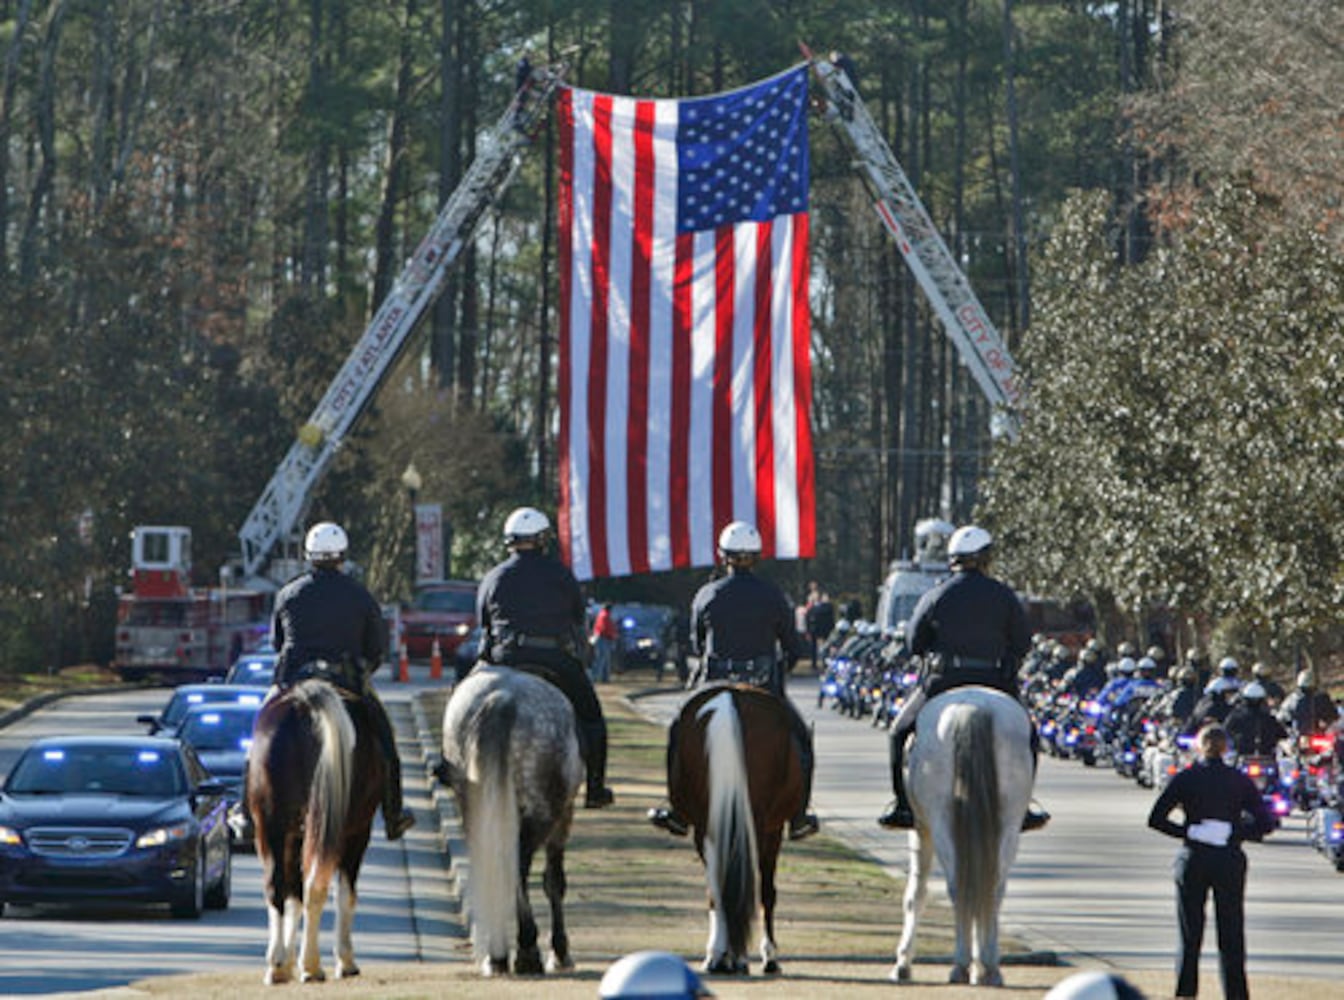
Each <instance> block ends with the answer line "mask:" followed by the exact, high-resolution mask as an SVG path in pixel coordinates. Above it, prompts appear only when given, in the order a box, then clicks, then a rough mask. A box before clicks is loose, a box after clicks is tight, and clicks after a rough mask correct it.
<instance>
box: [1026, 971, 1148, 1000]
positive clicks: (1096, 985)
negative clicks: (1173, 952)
mask: <svg viewBox="0 0 1344 1000" xmlns="http://www.w3.org/2000/svg"><path fill="white" fill-rule="evenodd" d="M1045 1000H1143V994H1142V993H1141V992H1139V990H1138V989H1137V988H1136V987H1135V986H1134V984H1133V983H1131V982H1130V981H1129V980H1128V979H1126V978H1125V977H1124V976H1121V975H1117V974H1116V973H1114V972H1076V973H1074V974H1073V975H1072V976H1069V977H1068V978H1067V979H1062V980H1060V981H1059V982H1058V983H1056V984H1055V986H1054V988H1053V989H1051V990H1050V992H1049V993H1047V994H1046V995H1045Z"/></svg>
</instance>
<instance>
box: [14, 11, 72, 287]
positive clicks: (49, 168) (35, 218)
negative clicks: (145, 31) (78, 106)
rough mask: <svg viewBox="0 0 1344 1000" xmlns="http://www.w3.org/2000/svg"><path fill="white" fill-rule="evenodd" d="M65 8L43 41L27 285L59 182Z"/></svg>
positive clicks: (24, 249) (25, 255)
mask: <svg viewBox="0 0 1344 1000" xmlns="http://www.w3.org/2000/svg"><path fill="white" fill-rule="evenodd" d="M65 11H66V0H57V2H56V4H55V6H54V7H52V9H51V15H50V17H49V18H48V20H47V31H46V38H45V40H44V41H43V43H42V62H41V67H40V68H39V70H38V85H37V99H36V101H35V108H34V115H35V118H36V126H37V142H38V147H39V149H40V150H41V154H42V163H41V165H40V166H39V167H38V170H37V177H36V179H35V180H34V181H33V190H32V193H31V194H30V196H29V198H28V216H27V219H26V220H25V221H24V226H23V238H22V239H21V240H20V241H19V280H20V281H21V282H22V283H23V284H25V285H29V284H32V282H33V281H35V280H36V278H37V257H38V241H39V239H40V235H41V233H40V230H41V228H42V217H43V213H44V211H45V210H46V209H47V207H48V206H47V200H48V198H49V197H50V196H51V192H52V188H53V186H54V185H55V182H56V50H57V49H58V48H59V47H60V44H61V29H62V28H63V27H64V25H65Z"/></svg>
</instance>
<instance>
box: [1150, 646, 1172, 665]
mask: <svg viewBox="0 0 1344 1000" xmlns="http://www.w3.org/2000/svg"><path fill="white" fill-rule="evenodd" d="M1146 655H1147V656H1151V657H1152V658H1153V659H1154V660H1156V661H1157V662H1158V663H1161V662H1162V661H1163V660H1165V659H1166V658H1167V651H1166V650H1165V649H1163V648H1162V647H1161V646H1158V645H1156V644H1154V645H1152V646H1149V647H1148V652H1147V654H1146Z"/></svg>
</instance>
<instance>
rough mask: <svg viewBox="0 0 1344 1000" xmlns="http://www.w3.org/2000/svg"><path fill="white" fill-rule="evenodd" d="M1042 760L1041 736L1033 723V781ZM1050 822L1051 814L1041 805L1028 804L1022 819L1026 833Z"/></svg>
mask: <svg viewBox="0 0 1344 1000" xmlns="http://www.w3.org/2000/svg"><path fill="white" fill-rule="evenodd" d="M1040 759H1041V734H1040V733H1038V732H1037V731H1036V724H1035V723H1034V722H1033V723H1031V776H1032V778H1033V779H1034V778H1035V777H1036V765H1037V764H1039V763H1040ZM1049 822H1050V814H1049V813H1048V812H1046V811H1045V810H1044V809H1042V808H1041V807H1040V806H1039V805H1038V806H1037V807H1036V808H1034V809H1033V808H1032V806H1031V803H1028V804H1027V814H1026V815H1025V816H1023V817H1022V829H1023V831H1024V832H1025V831H1028V830H1039V829H1040V828H1041V827H1043V826H1045V824H1046V823H1049Z"/></svg>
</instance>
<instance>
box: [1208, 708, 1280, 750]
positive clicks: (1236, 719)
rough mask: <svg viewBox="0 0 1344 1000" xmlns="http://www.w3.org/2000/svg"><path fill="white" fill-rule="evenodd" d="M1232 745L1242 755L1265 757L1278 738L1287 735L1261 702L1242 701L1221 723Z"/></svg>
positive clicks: (1275, 744) (1276, 743)
mask: <svg viewBox="0 0 1344 1000" xmlns="http://www.w3.org/2000/svg"><path fill="white" fill-rule="evenodd" d="M1223 728H1225V729H1226V730H1227V735H1228V738H1229V740H1230V741H1231V743H1232V745H1233V746H1234V747H1236V749H1237V753H1238V754H1240V755H1241V756H1243V757H1266V756H1269V755H1271V754H1273V753H1274V748H1275V747H1276V746H1277V745H1278V742H1279V740H1281V739H1283V738H1284V737H1285V736H1287V735H1288V730H1286V729H1284V728H1283V723H1281V722H1279V720H1278V719H1276V718H1274V716H1272V715H1270V713H1269V709H1268V708H1266V707H1265V706H1264V705H1263V704H1261V705H1259V706H1252V705H1251V704H1249V703H1247V702H1243V703H1242V704H1240V705H1238V706H1237V707H1236V708H1234V709H1232V711H1231V712H1229V713H1228V714H1227V721H1226V722H1224V723H1223Z"/></svg>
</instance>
